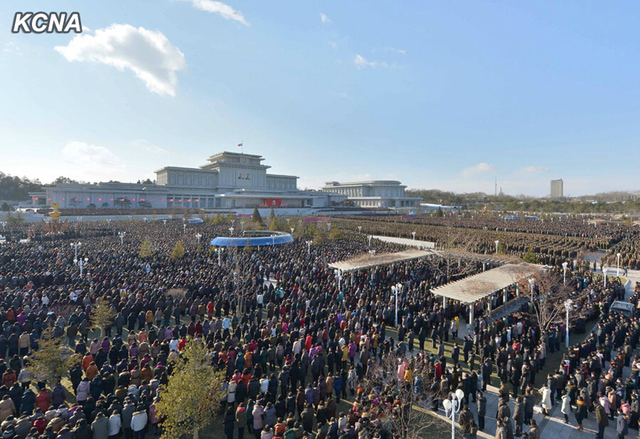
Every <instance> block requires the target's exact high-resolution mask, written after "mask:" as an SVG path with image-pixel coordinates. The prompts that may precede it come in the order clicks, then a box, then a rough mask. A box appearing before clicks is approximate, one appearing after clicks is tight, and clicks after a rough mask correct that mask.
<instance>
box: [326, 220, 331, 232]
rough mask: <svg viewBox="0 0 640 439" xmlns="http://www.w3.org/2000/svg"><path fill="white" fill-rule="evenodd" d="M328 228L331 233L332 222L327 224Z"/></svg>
mask: <svg viewBox="0 0 640 439" xmlns="http://www.w3.org/2000/svg"><path fill="white" fill-rule="evenodd" d="M327 228H328V229H329V231H331V223H330V222H328V223H327Z"/></svg>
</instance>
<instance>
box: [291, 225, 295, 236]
mask: <svg viewBox="0 0 640 439" xmlns="http://www.w3.org/2000/svg"><path fill="white" fill-rule="evenodd" d="M295 231H296V228H295V227H291V236H293V232H295Z"/></svg>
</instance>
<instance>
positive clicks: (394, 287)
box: [391, 283, 402, 328]
mask: <svg viewBox="0 0 640 439" xmlns="http://www.w3.org/2000/svg"><path fill="white" fill-rule="evenodd" d="M399 291H402V284H401V283H397V284H395V285H391V292H392V293H393V294H395V296H396V306H395V308H396V328H397V327H398V292H399Z"/></svg>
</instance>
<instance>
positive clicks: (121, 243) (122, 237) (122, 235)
mask: <svg viewBox="0 0 640 439" xmlns="http://www.w3.org/2000/svg"><path fill="white" fill-rule="evenodd" d="M126 234H127V232H119V233H118V236H119V237H120V245H124V235H126Z"/></svg>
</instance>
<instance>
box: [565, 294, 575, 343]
mask: <svg viewBox="0 0 640 439" xmlns="http://www.w3.org/2000/svg"><path fill="white" fill-rule="evenodd" d="M571 305H573V300H571V299H567V301H566V302H564V307H565V309H566V310H567V334H566V337H565V338H566V339H567V340H566V347H567V349H569V310H571Z"/></svg>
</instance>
